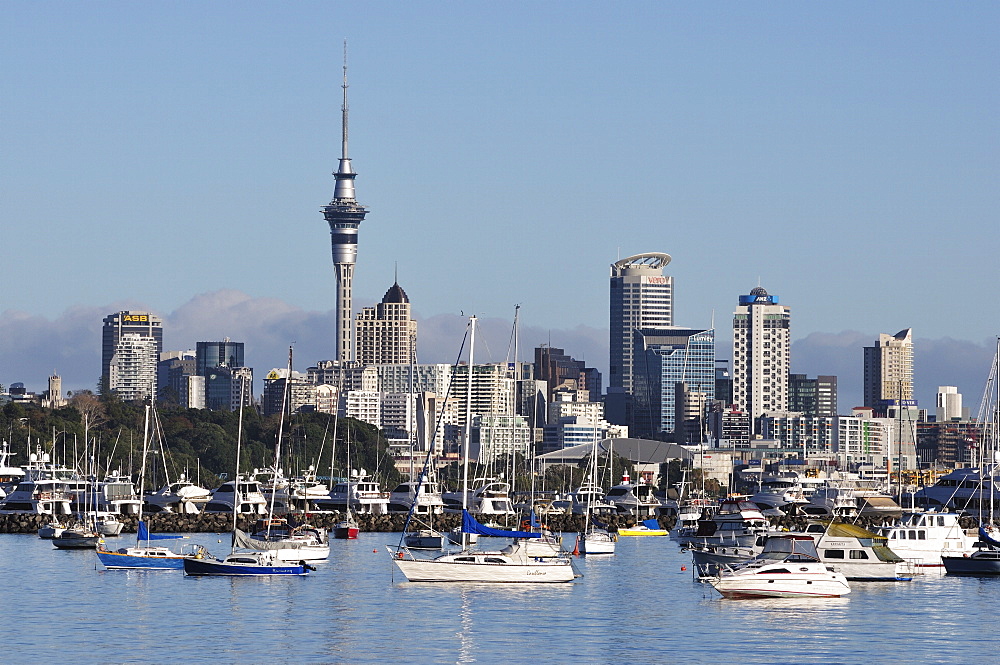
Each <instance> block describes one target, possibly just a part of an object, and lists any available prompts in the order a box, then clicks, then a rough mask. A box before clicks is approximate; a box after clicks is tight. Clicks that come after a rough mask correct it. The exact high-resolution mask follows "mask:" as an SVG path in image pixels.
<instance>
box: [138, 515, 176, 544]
mask: <svg viewBox="0 0 1000 665" xmlns="http://www.w3.org/2000/svg"><path fill="white" fill-rule="evenodd" d="M138 536H139V537H138V538H137V540H176V539H177V538H183V537H184V536H181V535H177V534H173V533H150V532H149V529H148V528H147V527H146V523H145V522H143V521H142V520H139V533H138Z"/></svg>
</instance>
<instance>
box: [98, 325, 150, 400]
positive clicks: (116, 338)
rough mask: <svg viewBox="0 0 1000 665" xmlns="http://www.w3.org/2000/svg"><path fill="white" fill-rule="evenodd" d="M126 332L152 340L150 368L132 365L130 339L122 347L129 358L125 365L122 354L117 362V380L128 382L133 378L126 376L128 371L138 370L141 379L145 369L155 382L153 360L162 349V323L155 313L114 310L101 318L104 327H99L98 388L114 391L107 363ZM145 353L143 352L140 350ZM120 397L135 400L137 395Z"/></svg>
mask: <svg viewBox="0 0 1000 665" xmlns="http://www.w3.org/2000/svg"><path fill="white" fill-rule="evenodd" d="M126 335H137V336H139V337H143V338H148V339H150V340H152V342H153V346H152V348H153V356H152V360H151V362H152V368H151V369H150V368H145V367H141V368H140V367H138V366H136V365H134V364H133V361H134V360H135V358H134V355H133V353H132V352H133V351H135V347H136V341H135V340H134V339H130V340H129V343H128V345H127V347H128V348H127V349H123V351H124V352H125V354H126V355H129V358H130V359H129V361H128V363H127V365H128V367H126V365H125V364H122V363H123V362H124V359H125V357H124V356H122V359H121V360H122V363H119V366H118V368H117V369H116V372H117V378H118V380H119V381H126V382H132V380H133V378H132V377H129V376H128V372H130V371H141V372H142V374H143V378H142V379H141V380H142V381H145V380H146V378H145V375H146V373H147V372H152V376H153V379H152V380H153V383H154V384H155V382H156V363H157V361H158V360H159V355H160V352H161V351H163V322H162V321H161V320H160V318H159V317H158V316H154V315H152V314H150V313H149V312H131V311H124V312H115V313H114V314H109V315H108V316H106V317H105V318H104V329H103V335H102V336H103V339H102V342H103V344H102V348H101V386H102V389H107V390H112V391H113V390H115V388H114V386H113V385H112V383H111V363H112V360H113V359H114V356H115V354H116V353H118V351H119V344H120V343H121V341H122V339H123V338H124V337H125V336H126ZM143 353H145V352H143ZM149 390H150V386H149V385H147V386H146V387H145V389H144V393H143V394H144V395H148V394H149ZM122 399H138V398H137V397H134V396H132V397H128V398H126V397H125V396H124V395H122Z"/></svg>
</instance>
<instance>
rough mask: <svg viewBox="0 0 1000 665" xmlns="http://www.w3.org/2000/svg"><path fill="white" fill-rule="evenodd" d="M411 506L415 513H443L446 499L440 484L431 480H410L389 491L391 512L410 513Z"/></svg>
mask: <svg viewBox="0 0 1000 665" xmlns="http://www.w3.org/2000/svg"><path fill="white" fill-rule="evenodd" d="M414 504H415V505H414ZM411 506H413V513H414V514H415V515H440V514H442V513H443V512H444V501H443V500H442V498H441V490H439V489H438V484H437V483H436V482H432V481H430V480H424V481H423V482H422V483H420V482H417V481H413V480H410V481H406V482H403V483H400V484H399V485H397V486H396V487H395V489H393V490H392V492H390V493H389V505H388V510H389V512H390V513H409V512H410V507H411Z"/></svg>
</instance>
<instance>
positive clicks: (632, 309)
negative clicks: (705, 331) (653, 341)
mask: <svg viewBox="0 0 1000 665" xmlns="http://www.w3.org/2000/svg"><path fill="white" fill-rule="evenodd" d="M669 263H670V255H669V254H663V253H660V252H649V253H646V254H637V255H635V256H630V257H628V258H626V259H622V260H620V261H616V262H615V263H613V264H611V282H610V289H611V299H610V304H611V307H610V324H611V325H610V329H611V336H610V340H609V341H610V347H609V352H610V363H609V378H608V396H607V407H608V408H607V417H608V420H609V421H610V422H613V423H616V424H621V425H628V424H631V423H632V421H633V418H632V413H631V400H632V396H633V395H634V392H633V366H634V364H635V357H634V354H633V345H634V343H635V331H636V330H642V329H651V328H669V327H670V326H673V325H674V313H673V312H674V310H673V290H674V280H673V277H671V276H669V275H664V274H663V268H664V267H666V266H667V264H669Z"/></svg>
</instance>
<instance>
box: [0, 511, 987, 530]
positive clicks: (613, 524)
mask: <svg viewBox="0 0 1000 665" xmlns="http://www.w3.org/2000/svg"><path fill="white" fill-rule="evenodd" d="M355 518H356V519H357V521H358V526H360V527H361V530H362V531H365V532H398V531H402V530H403V526H404V525H405V524H406V515H355ZM145 519H146V521H147V523H148V524H149V526H150V529H151V530H153V531H154V532H159V533H222V532H228V531H229V530H230V529H232V524H233V516H232V515H230V514H227V513H201V514H198V515H177V514H174V513H157V514H155V515H146V516H145ZM296 519H297V520H298V521H300V522H302V521H308V522H309V523H310V524H313V525H315V526H320V527H326V528H332V527H333V526H334V525H335V524H336V523H337V522H339V521H340V520H341V519H343V515H341V514H340V513H336V512H334V513H310V514H309V515H308V516H303V515H296ZM599 519H600V521H601V522H602V523H604V524H607V525H608V528H609V530H612V531H614V530H615V529H617V528H618V527H621V526H632V525H633V524H635V522H636V520H635V518H634V517H623V516H620V515H611V516H607V517H600V518H599ZM121 520H122V521H123V522H124V523H125V529H124V531H123V533H135V531H136V521H137V520H136V518H135V517H134V516H131V517H129V516H123V517H122V518H121ZM50 521H51V517H50V516H48V515H0V533H37V532H38V529H39V528H40V527H43V526H45V525H46V524H48V523H49V522H50ZM255 521H256V517H252V516H247V515H241V516H240V517H239V519H238V520H237V526H238V527H239V528H240V529H244V530H246V529H249V528H250V527H251V526H253V524H254V522H255ZM480 521H481V522H484V523H485V522H490V520H487V519H480ZM658 521H659V523H660V526H661V527H663V528H665V529H670V528H673V526H674V523H675V518H674V517H673V516H669V517H660V518H658ZM883 521H884V520H882V519H876V518H861V519H859V520H857V521H856V522H854V523H855V524H857V525H858V526H861V527H864V528H866V529H873V528H874V527H876V526H878V525H880V524H881V523H882V522H883ZM966 521H968V522H969V525H968V526H966V525H965V524H963V526H966V528H969V527H970V526H974V520H971V518H969V519H967V520H966ZM542 522H543V523H544V524H545V526H547V527H548V528H549V529H551V530H552V531H556V532H560V531H561V532H578V531H581V530H583V527H584V519H583V516H582V515H550V516H548V517H544V518H542ZM433 523H434V528H436V529H439V530H441V531H448V530H450V529H453V528H455V527H457V526H459V525H460V524H461V523H462V519H461V516H460V515H456V514H445V515H437V516H435V517H434V521H433ZM496 523H497V524H498V525H499V526H500V527H501V528H510V529H516V528H519V525H518V523H517V522H516V521H513V520H512V521H510V523H509V525H507V526H505V525H504V523H503V521H502V520H496ZM806 523H807V520H806V519H805V518H801V517H788V516H785V517H781V518H778V519H776V520H771V524H772V525H773V526H774V527H775V528H777V529H787V530H790V531H798V530H802V529H804V528H805V526H806ZM411 526H412V528H426V527H427V525H426V523H421V524H418V523H417V522H416V521H414V523H413V524H412V525H411Z"/></svg>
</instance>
